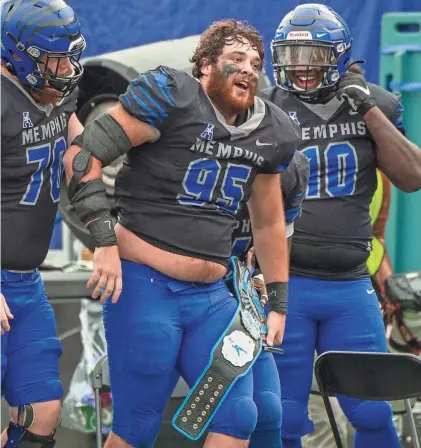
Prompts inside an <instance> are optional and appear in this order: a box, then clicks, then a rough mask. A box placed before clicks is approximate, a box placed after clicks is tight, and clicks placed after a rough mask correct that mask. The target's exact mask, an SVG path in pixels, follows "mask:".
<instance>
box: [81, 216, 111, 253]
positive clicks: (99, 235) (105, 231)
mask: <svg viewBox="0 0 421 448" xmlns="http://www.w3.org/2000/svg"><path fill="white" fill-rule="evenodd" d="M86 228H87V229H88V230H89V232H90V234H91V236H92V239H93V240H94V244H95V247H105V246H115V245H116V244H117V237H116V234H115V231H114V223H113V219H112V217H111V214H110V213H105V214H104V215H102V216H101V218H98V219H96V220H95V221H92V222H91V223H89V224H88V225H87V226H86Z"/></svg>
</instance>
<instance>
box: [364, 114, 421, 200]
mask: <svg viewBox="0 0 421 448" xmlns="http://www.w3.org/2000/svg"><path fill="white" fill-rule="evenodd" d="M364 120H365V122H366V124H367V128H368V130H369V131H370V134H371V135H372V136H373V138H374V141H375V142H376V145H377V163H378V167H379V168H380V169H381V170H382V171H383V172H384V173H385V174H386V175H387V176H388V178H389V179H390V180H391V181H392V182H393V184H394V185H395V186H396V187H397V188H399V189H400V190H402V191H405V192H407V193H411V192H414V191H418V190H419V189H421V150H420V148H418V146H416V145H414V144H413V143H412V142H410V141H409V140H408V139H407V138H406V137H404V136H403V135H402V134H401V133H400V132H399V131H398V130H397V129H396V128H395V126H393V124H392V123H391V122H390V121H389V120H388V119H387V118H386V116H385V115H384V114H383V112H381V110H380V109H379V108H378V107H373V108H372V109H370V110H369V111H368V112H367V113H366V114H365V115H364Z"/></svg>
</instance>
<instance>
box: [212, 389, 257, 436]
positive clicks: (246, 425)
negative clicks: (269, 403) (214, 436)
mask: <svg viewBox="0 0 421 448" xmlns="http://www.w3.org/2000/svg"><path fill="white" fill-rule="evenodd" d="M226 416H229V418H228V417H225V416H223V417H224V418H223V419H218V418H216V419H215V424H211V428H210V430H211V431H212V432H216V433H222V434H226V435H230V436H232V437H237V438H239V439H244V440H247V439H249V438H250V436H251V434H252V432H253V431H254V429H255V428H256V423H257V407H256V404H255V403H254V401H253V399H252V398H251V397H239V398H237V399H236V400H234V401H232V402H231V403H230V406H229V408H226ZM221 417H222V416H221Z"/></svg>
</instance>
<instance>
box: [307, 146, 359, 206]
mask: <svg viewBox="0 0 421 448" xmlns="http://www.w3.org/2000/svg"><path fill="white" fill-rule="evenodd" d="M302 153H303V154H304V155H305V156H306V157H307V158H308V160H309V162H310V177H309V182H308V187H307V194H306V199H316V198H320V193H321V188H322V179H323V175H322V173H323V168H322V167H323V165H324V190H325V192H326V194H327V195H328V196H330V197H340V196H350V195H352V194H354V192H355V183H356V180H357V172H358V159H357V152H356V151H355V148H354V147H353V146H352V145H351V143H349V142H338V143H330V144H329V145H328V146H327V148H326V149H325V150H324V151H320V149H319V146H309V147H308V148H305V149H303V151H302ZM323 156H324V164H323V163H322V160H321V159H322V157H323Z"/></svg>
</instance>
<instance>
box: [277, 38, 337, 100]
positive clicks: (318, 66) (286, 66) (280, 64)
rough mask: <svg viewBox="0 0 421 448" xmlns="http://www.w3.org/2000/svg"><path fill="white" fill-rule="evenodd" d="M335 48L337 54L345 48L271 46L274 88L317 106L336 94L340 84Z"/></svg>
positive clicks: (279, 43)
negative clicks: (337, 86) (291, 93)
mask: <svg viewBox="0 0 421 448" xmlns="http://www.w3.org/2000/svg"><path fill="white" fill-rule="evenodd" d="M341 46H342V47H343V48H342V47H341ZM338 47H339V50H340V51H339V53H341V52H342V53H343V52H344V51H345V45H344V44H339V45H337V48H335V46H334V44H333V43H332V42H323V41H304V40H294V41H289V40H286V41H274V42H272V45H271V48H272V64H273V68H274V75H275V79H276V83H277V85H278V86H279V87H281V88H282V89H285V90H290V91H292V92H293V93H294V94H296V95H297V96H299V98H300V99H302V100H303V101H308V102H319V101H320V100H321V98H322V97H323V96H325V95H327V94H329V93H331V92H333V91H334V90H335V87H334V86H335V85H336V83H337V81H338V80H339V71H338V57H337V54H338V53H337V50H338ZM335 50H336V51H335Z"/></svg>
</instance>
